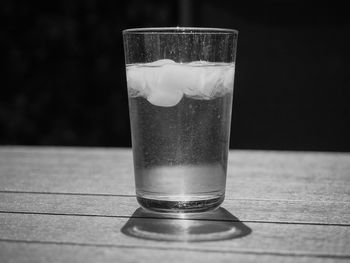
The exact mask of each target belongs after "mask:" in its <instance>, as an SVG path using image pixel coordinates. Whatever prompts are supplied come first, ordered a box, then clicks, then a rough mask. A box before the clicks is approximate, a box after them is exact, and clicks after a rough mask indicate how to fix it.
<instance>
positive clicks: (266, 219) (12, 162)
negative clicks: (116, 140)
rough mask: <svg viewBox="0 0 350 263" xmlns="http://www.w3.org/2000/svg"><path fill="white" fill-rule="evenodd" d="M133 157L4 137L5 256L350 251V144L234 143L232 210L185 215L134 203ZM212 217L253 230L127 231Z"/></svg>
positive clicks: (314, 257)
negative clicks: (193, 235) (161, 234)
mask: <svg viewBox="0 0 350 263" xmlns="http://www.w3.org/2000/svg"><path fill="white" fill-rule="evenodd" d="M132 167H133V163H132V155H131V150H130V149H101V148H67V147H61V148H57V147H0V262H50V261H55V262H63V261H64V262H67V261H71V262H96V261H104V262H111V261H113V262H115V261H121V262H138V261H139V260H140V259H141V258H142V259H143V261H145V262H149V261H152V262H154V261H156V260H163V261H164V260H165V259H166V261H167V262H179V261H181V262H197V261H199V262H214V261H221V262H228V261H229V262H271V261H272V262H296V261H297V262H344V261H349V260H350V209H349V208H350V172H349V171H350V154H347V153H315V152H274V151H271V152H268V151H231V152H230V156H229V163H228V178H227V188H226V193H227V194H226V200H225V202H224V204H223V207H224V208H226V210H227V211H228V212H227V213H231V216H227V215H225V214H220V213H216V212H213V213H208V214H205V215H200V216H196V215H194V216H192V217H191V218H190V219H186V220H184V219H179V218H178V219H174V218H167V219H166V218H164V217H163V216H154V214H153V215H151V216H150V217H149V216H144V215H142V216H141V217H139V214H137V212H136V213H134V212H135V210H136V209H137V208H138V207H139V206H138V204H137V203H136V200H135V197H134V178H133V168H132ZM137 211H138V210H137ZM170 217H172V216H170ZM213 220H214V221H213ZM238 220H240V221H242V222H237V221H238ZM212 222H217V223H215V224H217V226H220V227H223V226H232V227H233V226H237V227H239V225H240V224H241V225H244V227H245V228H246V229H250V231H252V232H251V233H250V234H249V233H248V232H247V233H248V234H247V235H245V236H241V237H239V238H234V239H229V240H219V241H213V240H212V241H206V242H170V241H160V239H159V240H158V241H155V240H145V239H140V238H135V237H132V236H130V235H125V234H124V233H125V232H124V233H122V232H121V231H122V229H125V228H128V227H129V228H130V229H131V228H132V227H136V228H137V227H139V228H140V227H141V229H142V227H145V226H147V225H155V226H156V228H158V226H159V228H160V229H161V230H162V228H164V229H167V228H166V226H167V225H169V226H172V227H173V229H179V230H181V229H182V230H181V231H185V232H184V234H186V233H187V232H186V231H187V230H188V231H189V229H197V228H200V229H208V231H209V230H210V228H211V227H212V225H210V224H211V223H212ZM174 227H175V228H174ZM191 227H193V228H191ZM169 229H170V228H169ZM181 231H180V232H179V233H181ZM208 233H209V232H208ZM208 233H207V234H208ZM209 236H210V234H209ZM156 237H157V236H156ZM153 239H154V238H153ZM155 239H157V238H155Z"/></svg>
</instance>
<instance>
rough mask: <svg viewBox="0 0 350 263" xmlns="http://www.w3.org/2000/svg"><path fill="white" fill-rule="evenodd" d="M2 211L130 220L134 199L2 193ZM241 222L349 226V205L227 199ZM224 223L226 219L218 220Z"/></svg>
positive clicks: (229, 208)
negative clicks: (113, 217)
mask: <svg viewBox="0 0 350 263" xmlns="http://www.w3.org/2000/svg"><path fill="white" fill-rule="evenodd" d="M0 200H1V202H0V212H17V213H20V212H25V213H49V214H68V215H69V214H75V215H95V216H123V217H130V216H131V215H132V213H133V212H134V211H135V210H136V209H137V208H138V207H139V205H138V204H137V201H136V198H135V197H120V196H98V195H97V196H94V195H91V196H89V195H61V194H60V195H57V194H30V193H1V192H0ZM222 207H224V208H225V209H227V210H228V211H229V212H231V213H232V214H233V215H234V216H235V217H237V218H239V219H240V220H241V221H250V222H254V221H255V222H280V223H283V222H284V223H287V222H288V223H304V224H342V225H349V226H350V203H345V202H337V203H330V202H305V201H278V200H277V201H270V200H242V199H238V200H226V201H225V202H224V204H223V205H222ZM216 219H217V220H225V218H220V217H219V218H216Z"/></svg>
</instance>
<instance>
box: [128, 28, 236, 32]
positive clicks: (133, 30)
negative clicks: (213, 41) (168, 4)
mask: <svg viewBox="0 0 350 263" xmlns="http://www.w3.org/2000/svg"><path fill="white" fill-rule="evenodd" d="M122 32H123V34H238V30H236V29H229V28H216V27H139V28H129V29H124V30H123V31H122Z"/></svg>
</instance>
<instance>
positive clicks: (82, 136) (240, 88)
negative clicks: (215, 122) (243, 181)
mask: <svg viewBox="0 0 350 263" xmlns="http://www.w3.org/2000/svg"><path fill="white" fill-rule="evenodd" d="M0 8H1V18H2V21H3V22H2V26H1V30H0V41H1V42H0V43H1V44H0V45H1V46H0V47H1V49H0V50H1V51H0V52H1V61H2V64H3V67H2V68H3V69H2V70H1V72H2V81H1V82H0V83H1V95H0V144H2V145H9V144H10V145H12V144H16V145H17V144H21V145H71V146H112V147H115V146H130V145H131V142H130V128H129V120H128V103H127V92H126V83H125V70H124V56H123V45H122V36H121V30H123V29H126V28H131V27H150V26H178V25H179V26H205V27H225V28H234V29H238V30H239V32H240V34H239V38H238V52H237V67H236V79H235V93H234V106H233V117H232V129H231V130H232V131H231V148H234V149H281V150H322V151H350V139H349V137H350V125H349V121H350V104H349V99H350V96H349V94H350V92H349V88H350V77H349V76H350V74H349V70H350V67H349V62H350V54H349V48H350V15H349V12H348V8H346V7H345V6H344V5H341V4H340V3H339V2H337V1H329V2H316V1H315V2H314V3H311V2H305V1H301V0H294V1H287V0H279V1H265V0H261V1H242V0H240V1H208V0H201V1H200V0H192V1H191V0H183V1H156V0H144V1H136V0H127V1H126V0H119V1H116V0H115V1H98V0H75V1H71V0H60V1H58V0H53V1H17V0H11V1H10V0H2V1H1V2H0Z"/></svg>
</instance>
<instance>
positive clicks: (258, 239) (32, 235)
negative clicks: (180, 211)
mask: <svg viewBox="0 0 350 263" xmlns="http://www.w3.org/2000/svg"><path fill="white" fill-rule="evenodd" d="M130 220H133V221H132V223H131V222H130V221H129V222H127V221H128V218H107V217H91V216H58V215H32V214H20V215H19V214H0V236H1V240H3V241H4V240H5V241H6V240H12V241H27V242H31V241H35V242H54V243H67V244H80V245H84V244H88V245H91V246H107V247H120V246H128V247H129V246H130V247H136V248H137V247H139V248H157V249H184V250H191V251H211V252H222V253H255V254H259V253H260V254H270V255H274V254H277V255H290V256H311V257H336V258H345V259H350V252H349V251H350V227H344V226H319V225H297V224H266V223H265V224H264V223H246V226H245V227H248V228H250V229H251V230H252V233H251V234H250V235H247V236H244V237H241V238H237V239H230V240H222V241H208V242H199V243H198V242H159V241H153V240H145V239H139V238H134V237H130V236H126V235H124V234H122V233H121V229H122V227H124V228H128V229H131V230H132V229H133V230H135V229H136V230H137V229H139V230H140V229H141V230H140V231H145V229H146V226H147V225H150V224H153V225H154V226H157V229H159V230H162V229H166V227H165V225H167V226H168V227H170V228H171V229H172V230H173V231H174V229H178V230H179V233H183V235H184V236H186V235H188V234H190V233H187V232H186V229H189V228H190V227H194V228H193V229H196V228H199V227H202V228H204V229H207V230H209V229H208V228H207V225H208V224H209V225H210V224H211V222H208V221H203V220H202V221H201V220H171V219H145V218H142V219H135V218H134V219H130ZM135 220H136V221H135ZM222 223H223V222H222V221H221V222H220V224H221V225H222ZM227 224H230V223H227ZM158 226H161V227H159V228H158ZM168 234H169V233H168ZM170 234H171V232H170ZM203 234H205V233H203ZM177 235H179V234H177ZM160 237H161V236H160Z"/></svg>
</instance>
